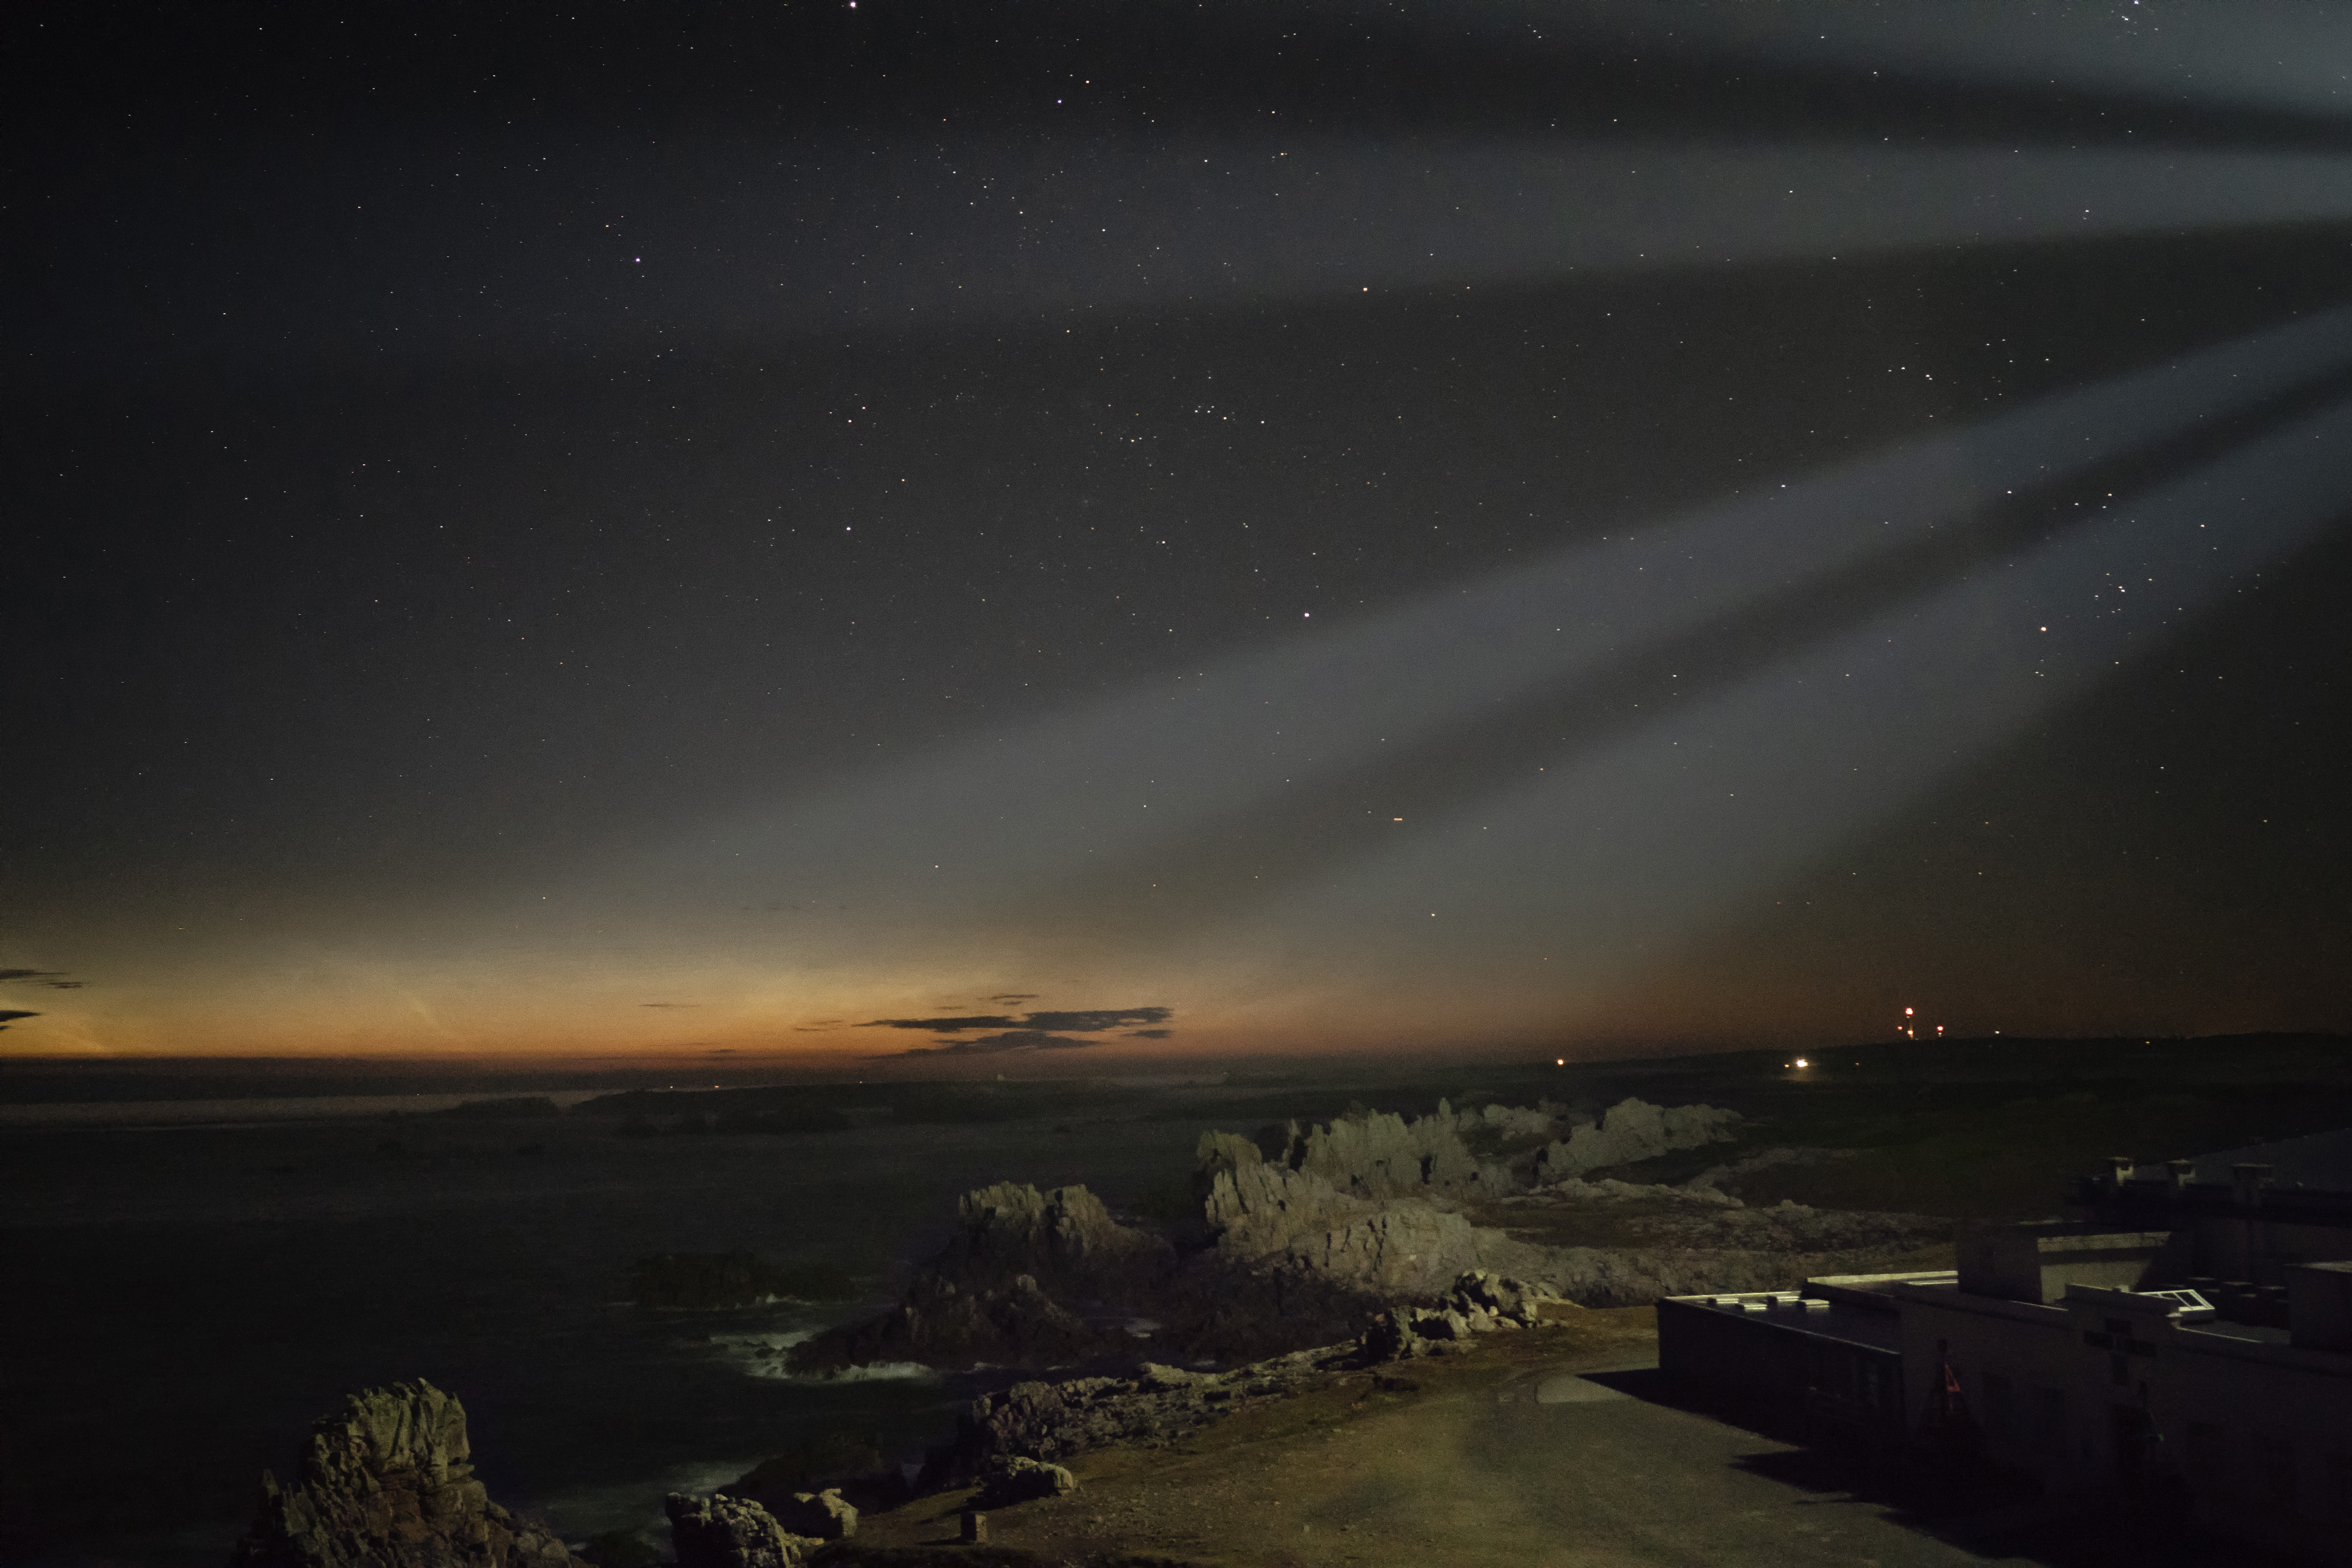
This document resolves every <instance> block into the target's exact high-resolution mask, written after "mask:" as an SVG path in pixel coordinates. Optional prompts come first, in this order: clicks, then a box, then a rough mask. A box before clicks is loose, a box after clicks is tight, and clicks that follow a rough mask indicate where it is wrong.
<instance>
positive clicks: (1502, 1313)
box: [1447, 1268, 1559, 1328]
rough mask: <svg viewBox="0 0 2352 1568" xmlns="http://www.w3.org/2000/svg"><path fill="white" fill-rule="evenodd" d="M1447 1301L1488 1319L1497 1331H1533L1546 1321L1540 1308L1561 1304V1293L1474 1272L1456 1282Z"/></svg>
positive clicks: (1491, 1274)
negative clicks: (1544, 1304)
mask: <svg viewBox="0 0 2352 1568" xmlns="http://www.w3.org/2000/svg"><path fill="white" fill-rule="evenodd" d="M1447 1300H1449V1302H1450V1303H1451V1304H1452V1305H1453V1306H1454V1307H1455V1308H1456V1309H1457V1310H1461V1311H1463V1312H1465V1313H1469V1314H1473V1315H1477V1314H1484V1315H1486V1316H1487V1317H1488V1318H1490V1319H1492V1320H1493V1321H1494V1322H1495V1324H1496V1326H1497V1327H1527V1328H1533V1327H1534V1326H1535V1325H1536V1324H1537V1323H1538V1322H1539V1321H1542V1320H1541V1317H1540V1315H1539V1313H1538V1310H1537V1304H1538V1302H1542V1301H1557V1300H1559V1291H1558V1290H1556V1289H1553V1288H1552V1287H1551V1286H1549V1285H1542V1284H1530V1283H1528V1281H1527V1280H1524V1279H1512V1278H1511V1277H1510V1276H1509V1275H1507V1274H1493V1273H1489V1272H1488V1271H1487V1270H1486V1269H1484V1268H1474V1269H1472V1270H1470V1271H1469V1272H1468V1273H1466V1274H1464V1275H1463V1276H1462V1277H1461V1278H1460V1279H1456V1280H1455V1281H1454V1289H1453V1290H1452V1291H1450V1292H1449V1293H1448V1296H1447Z"/></svg>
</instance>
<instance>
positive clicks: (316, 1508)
mask: <svg viewBox="0 0 2352 1568" xmlns="http://www.w3.org/2000/svg"><path fill="white" fill-rule="evenodd" d="M261 1486H262V1498H261V1504H260V1507H259V1509H258V1510H257V1511H256V1514H255V1518H254V1521H253V1526H252V1528H251V1529H249V1530H247V1531H246V1533H245V1536H244V1538H243V1539H242V1540H240V1541H239V1542H237V1544H236V1550H235V1552H232V1553H231V1555H230V1557H229V1562H230V1564H231V1568H574V1565H575V1564H580V1560H579V1559H578V1558H575V1557H573V1556H572V1553H571V1552H568V1551H566V1550H565V1549H564V1546H563V1543H562V1542H561V1541H559V1540H557V1539H556V1538H555V1537H554V1536H553V1535H551V1534H550V1533H548V1532H547V1531H544V1530H542V1529H541V1528H539V1527H538V1526H536V1525H532V1524H528V1523H525V1522H524V1521H520V1520H518V1519H516V1518H515V1517H514V1515H512V1514H510V1513H509V1512H508V1511H507V1510H505V1509H502V1508H500V1507H499V1505H498V1504H496V1503H494V1502H492V1501H491V1500H489V1495H488V1492H487V1491H486V1490H485V1489H484V1488H483V1486H482V1483H481V1482H479V1481H478V1480H476V1479H474V1466H473V1458H472V1450H471V1449H470V1447H468V1446H467V1438H466V1410H465V1406H464V1405H460V1404H458V1402H457V1398H456V1397H455V1396H454V1395H451V1394H445V1393H443V1392H442V1391H441V1390H439V1389H437V1388H436V1387H434V1386H433V1385H432V1384H429V1383H426V1382H425V1381H424V1380H423V1379H422V1378H420V1379H418V1380H417V1381H416V1382H415V1383H396V1384H393V1385H392V1386H391V1387H390V1388H373V1389H369V1390H366V1391H365V1392H363V1393H360V1394H352V1396H351V1397H350V1398H349V1399H347V1400H345V1401H344V1402H343V1406H342V1408H341V1410H338V1411H336V1412H335V1413H334V1414H333V1415H328V1416H325V1417H323V1418H321V1419H320V1421H319V1422H318V1423H317V1424H316V1425H315V1426H312V1427H311V1428H310V1440H309V1442H308V1444H307V1445H306V1446H305V1447H304V1448H303V1451H302V1457H301V1459H300V1461H299V1465H298V1466H297V1468H296V1471H295V1477H294V1480H293V1482H292V1484H291V1485H289V1486H284V1487H281V1486H280V1485H279V1484H278V1478H277V1477H276V1476H274V1475H272V1474H270V1473H269V1472H268V1471H266V1470H265V1471H264V1472H262V1478H261ZM580 1568H584V1565H580Z"/></svg>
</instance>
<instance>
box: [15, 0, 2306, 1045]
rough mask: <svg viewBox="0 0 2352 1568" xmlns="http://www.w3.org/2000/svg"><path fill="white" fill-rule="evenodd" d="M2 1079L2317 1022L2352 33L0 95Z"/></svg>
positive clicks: (1067, 57) (1054, 62)
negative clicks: (101, 1072)
mask: <svg viewBox="0 0 2352 1568" xmlns="http://www.w3.org/2000/svg"><path fill="white" fill-rule="evenodd" d="M6 54H7V56H8V63H7V66H6V72H7V77H8V81H7V91H6V100H7V108H6V110H5V113H6V115H7V116H8V118H9V121H10V130H9V143H8V144H9V152H8V154H7V169H8V174H7V177H6V180H5V187H4V188H5V205H6V222H5V232H6V235H7V242H6V249H5V279H6V288H5V303H0V309H5V322H0V356H5V357H0V363H5V365H6V374H5V384H0V396H5V410H0V441H5V462H6V475H7V483H6V489H5V498H6V499H5V513H6V525H5V530H0V536H4V537H5V539H6V541H7V543H6V547H5V556H0V560H5V567H0V571H5V586H6V590H7V592H6V597H5V615H0V658H5V667H0V694H5V734H6V736H7V739H8V741H9V742H10V743H9V746H8V755H7V762H6V765H5V768H0V979H5V984H0V1013H5V1014H9V1015H17V1014H21V1015H22V1016H16V1017H14V1018H13V1019H12V1020H10V1021H9V1022H8V1023H7V1025H6V1030H5V1034H0V1056H16V1057H24V1056H47V1055H68V1056H79V1055H89V1054H114V1055H126V1056H136V1055H152V1054H165V1055H174V1054H202V1055H215V1056H217V1055H245V1054H259V1055H270V1054H302V1055H331V1054H342V1053H360V1054H381V1055H404V1056H414V1055H420V1054H444V1053H464V1054H468V1055H475V1056H481V1057H495V1056H499V1055H502V1054H509V1053H530V1054H543V1053H560V1054H565V1055H572V1056H581V1057H614V1056H635V1057H648V1056H652V1057H658V1056H662V1055H664V1054H675V1055H677V1057H678V1058H681V1059H704V1058H710V1055H711V1053H721V1054H724V1053H734V1054H736V1055H739V1056H741V1057H757V1056H763V1055H782V1056H788V1057H793V1058H807V1057H821V1058H825V1059H828V1060H832V1061H835V1062H837V1063H843V1064H847V1063H851V1062H855V1061H858V1060H863V1059H866V1058H883V1057H889V1056H894V1055H899V1054H903V1053H907V1052H932V1053H938V1054H936V1055H934V1056H932V1057H930V1058H919V1060H928V1061H931V1062H936V1063H939V1064H941V1065H950V1064H954V1065H960V1066H969V1065H970V1063H971V1060H976V1059H978V1058H988V1059H989V1060H990V1061H991V1062H992V1063H993V1064H995V1065H996V1066H997V1067H1000V1068H1012V1067H1013V1065H1014V1064H1020V1065H1021V1068H1022V1070H1028V1071H1035V1070H1042V1068H1043V1066H1044V1064H1048V1063H1051V1064H1068V1065H1069V1066H1071V1067H1072V1068H1077V1067H1078V1066H1080V1065H1081V1064H1100V1065H1102V1066H1104V1067H1116V1068H1118V1070H1123V1071H1125V1070H1137V1068H1138V1065H1139V1064H1153V1063H1163V1062H1173V1061H1181V1060H1184V1059H1188V1058H1193V1057H1197V1056H1201V1055H1207V1054H1213V1055H1234V1054H1241V1053H1249V1052H1301V1051H1319V1050H1342V1049H1378V1050H1385V1051H1391V1052H1410V1051H1417V1050H1418V1051H1432V1052H1452V1051H1483V1052H1494V1051H1527V1052H1542V1053H1544V1054H1546V1055H1550V1054H1559V1055H1565V1056H1569V1057H1577V1056H1596V1055H1603V1054H1617V1053H1622V1052H1623V1051H1625V1050H1628V1049H1633V1050H1651V1049H1667V1048H1682V1047H1715V1046H1733V1045H1739V1044H1747V1043H1775V1042H1783V1041H1805V1040H1812V1039H1824V1038H1830V1039H1865V1038H1887V1037H1892V1035H1893V1033H1894V1031H1895V1028H1896V1027H1897V1026H1899V1025H1900V1024H1901V1023H1902V1022H1903V1021H1904V1019H1903V1010H1904V1009H1905V1008H1906V1007H1916V1009H1917V1011H1916V1014H1914V1015H1913V1016H1912V1019H1911V1022H1912V1023H1913V1025H1914V1026H1916V1027H1918V1028H1919V1029H1920V1031H1921V1032H1922V1033H1923V1034H1926V1033H1928V1032H1929V1031H1931V1030H1932V1029H1933V1028H1934V1027H1935V1026H1937V1025H1941V1026H1945V1027H1946V1028H1948V1029H1949V1030H1951V1031H1952V1032H1954V1033H1955V1034H1962V1033H1965V1034H1989V1033H1990V1032H1992V1031H1995V1030H2000V1031H2004V1032H2007V1033H2011V1034H2021V1033H2040V1034H2063V1033H2124V1032H2130V1033H2142V1032H2145V1033H2148V1034H2151V1035H2153V1034H2158V1033H2162V1034H2168V1035H2179V1034H2194V1033H2212V1032H2230V1031H2241V1030H2252V1029H2268V1028H2296V1029H2301V1028H2318V1029H2330V1028H2332V1029H2342V1028H2347V1027H2352V993H2347V984H2346V980H2347V975H2352V899H2348V898H2347V889H2352V827H2347V811H2346V807H2345V805H2344V802H2345V799H2346V797H2347V793H2352V792H2348V791H2347V764H2352V744H2347V734H2352V680H2347V669H2352V631H2348V630H2347V616H2346V613H2345V600H2346V594H2347V587H2352V529H2347V521H2352V63H2347V62H2352V15H2347V13H2346V11H2345V10H2344V8H2343V7H2341V6H2339V5H2320V4H2309V5H2303V4H2294V3H2286V0H2281V3H2273V4H2263V5H2254V4H2251V3H2246V4H2224V3H2220V0H2204V3H2196V4H2184V3H2159V0H2146V3H2143V4H2133V3H2131V0H2114V3H2110V4H2105V5H2064V4H2048V3H2043V4H2037V5H2024V4H2000V5H1995V4H1973V5H1972V4H1963V3H1959V0H1955V3H1953V4H1948V5H1934V6H1924V5H1864V4H1860V3H1845V4H1835V5H1830V4H1818V3H1812V4H1808V3H1801V0H1744V3H1738V4H1732V3H1717V4H1706V3H1702V0H1657V3H1655V4H1643V3H1641V0H1607V3H1602V0H1588V3H1586V4H1556V5H1554V4H1537V3H1528V4H1514V3H1510V0H1496V3H1493V4H1475V5H1473V4H1449V3H1446V0H1426V3H1421V4H1412V5H1371V4H1358V3H1354V0H1333V3H1327V4H1307V5H1276V4H1241V3H1226V0H1213V3H1211V4H1205V5H1151V4H1129V5H1058V4H1054V3H1050V0H1038V3H1031V4H1020V5H990V4H964V5H955V4H927V3H922V0H860V3H859V4H858V5H854V6H853V5H845V4H840V3H837V0H826V3H817V4H796V5H749V4H744V5H691V4H675V5H659V4H644V3H640V4H634V5H582V6H578V7H571V8H566V7H554V8H532V7H528V6H523V5H510V6H503V7H496V6H468V7H444V6H434V5H422V6H418V5H403V6H397V7H394V6H379V7H367V6H315V7H311V6H305V7H285V6H268V5H235V4H207V5H195V6H182V7H163V6H155V7H145V8H137V7H109V6H98V5H92V6H81V5H75V6H62V5H58V6H48V7H40V6H33V7H27V8H22V9H19V10H17V11H16V12H14V13H12V19H11V21H10V22H9V24H8V31H7V44H6Z"/></svg>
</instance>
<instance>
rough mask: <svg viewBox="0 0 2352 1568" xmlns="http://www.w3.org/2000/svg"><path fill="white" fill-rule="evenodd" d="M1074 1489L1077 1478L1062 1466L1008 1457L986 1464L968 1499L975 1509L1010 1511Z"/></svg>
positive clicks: (1076, 1485)
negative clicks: (1022, 1503) (975, 1493)
mask: <svg viewBox="0 0 2352 1568" xmlns="http://www.w3.org/2000/svg"><path fill="white" fill-rule="evenodd" d="M1077 1489H1078V1478H1077V1477H1076V1476H1074V1475H1072V1474H1070V1472H1069V1471H1068V1470H1066V1469H1064V1468H1062V1467H1061V1466H1059V1465H1053V1464H1048V1463H1046V1462H1045V1460H1043V1459H1032V1458H1025V1457H1024V1456H1023V1455H1019V1454H1009V1455H1003V1456H1001V1457H999V1458H993V1459H991V1460H990V1461H989V1462H988V1466H987V1468H985V1469H983V1470H982V1471H981V1473H980V1491H979V1493H978V1494H977V1495H976V1496H974V1497H973V1499H972V1506H973V1507H974V1508H1010V1507H1012V1506H1013V1504H1014V1503H1017V1502H1029V1501H1032V1500H1035V1499H1037V1498H1049V1497H1060V1496H1062V1495H1063V1494H1064V1493H1066V1492H1074V1491H1076V1490H1077Z"/></svg>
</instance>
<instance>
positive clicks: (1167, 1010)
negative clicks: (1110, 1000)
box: [1021, 1007, 1176, 1035]
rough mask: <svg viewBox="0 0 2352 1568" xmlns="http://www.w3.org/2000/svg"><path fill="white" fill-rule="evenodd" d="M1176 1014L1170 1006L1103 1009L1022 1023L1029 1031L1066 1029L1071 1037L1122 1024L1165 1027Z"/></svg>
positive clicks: (1039, 1016) (1033, 1018) (1039, 1017)
mask: <svg viewBox="0 0 2352 1568" xmlns="http://www.w3.org/2000/svg"><path fill="white" fill-rule="evenodd" d="M1175 1011H1176V1010H1175V1009H1174V1008H1172V1007H1102V1008H1097V1009H1095V1010H1094V1011H1092V1012H1086V1013H1032V1014H1030V1015H1029V1016H1027V1017H1025V1018H1024V1019H1022V1020H1021V1022H1022V1023H1023V1024H1024V1026H1027V1027H1029V1028H1032V1029H1067V1030H1069V1031H1071V1032H1072V1033H1074V1034H1079V1035H1091V1034H1095V1033H1097V1032H1099V1031H1101V1030H1104V1029H1116V1028H1118V1026H1120V1025H1122V1024H1164V1023H1166V1022H1167V1021H1168V1020H1169V1018H1170V1017H1171V1016H1173V1015H1174V1013H1175Z"/></svg>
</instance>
